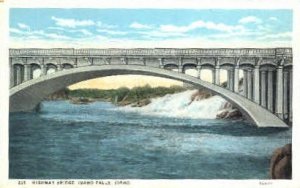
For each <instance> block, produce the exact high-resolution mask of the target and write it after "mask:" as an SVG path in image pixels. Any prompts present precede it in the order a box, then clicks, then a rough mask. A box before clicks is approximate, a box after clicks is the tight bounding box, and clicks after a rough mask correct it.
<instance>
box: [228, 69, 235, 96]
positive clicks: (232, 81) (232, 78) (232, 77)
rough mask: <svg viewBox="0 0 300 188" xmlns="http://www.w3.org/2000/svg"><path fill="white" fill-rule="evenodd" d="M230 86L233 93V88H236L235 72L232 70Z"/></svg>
mask: <svg viewBox="0 0 300 188" xmlns="http://www.w3.org/2000/svg"><path fill="white" fill-rule="evenodd" d="M229 73H230V82H229V83H230V85H229V89H230V90H231V91H233V87H234V71H233V70H230V72H229Z"/></svg>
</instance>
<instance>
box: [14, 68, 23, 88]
mask: <svg viewBox="0 0 300 188" xmlns="http://www.w3.org/2000/svg"><path fill="white" fill-rule="evenodd" d="M22 82H23V73H22V67H21V66H16V84H15V85H19V84H21V83H22Z"/></svg>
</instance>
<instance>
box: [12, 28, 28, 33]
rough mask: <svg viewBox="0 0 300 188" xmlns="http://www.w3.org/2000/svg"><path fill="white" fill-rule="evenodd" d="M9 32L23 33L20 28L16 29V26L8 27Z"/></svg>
mask: <svg viewBox="0 0 300 188" xmlns="http://www.w3.org/2000/svg"><path fill="white" fill-rule="evenodd" d="M9 32H10V33H15V34H24V33H25V32H24V31H21V30H20V29H16V28H9Z"/></svg>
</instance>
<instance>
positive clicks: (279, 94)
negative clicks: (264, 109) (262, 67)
mask: <svg viewBox="0 0 300 188" xmlns="http://www.w3.org/2000/svg"><path fill="white" fill-rule="evenodd" d="M282 61H283V60H282ZM276 84H277V85H276V112H275V113H276V115H277V116H278V117H279V118H281V119H283V106H282V105H283V66H282V65H281V64H280V65H278V66H277V78H276Z"/></svg>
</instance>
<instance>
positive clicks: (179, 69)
mask: <svg viewBox="0 0 300 188" xmlns="http://www.w3.org/2000/svg"><path fill="white" fill-rule="evenodd" d="M178 72H180V73H183V66H181V65H180V66H178Z"/></svg>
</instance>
